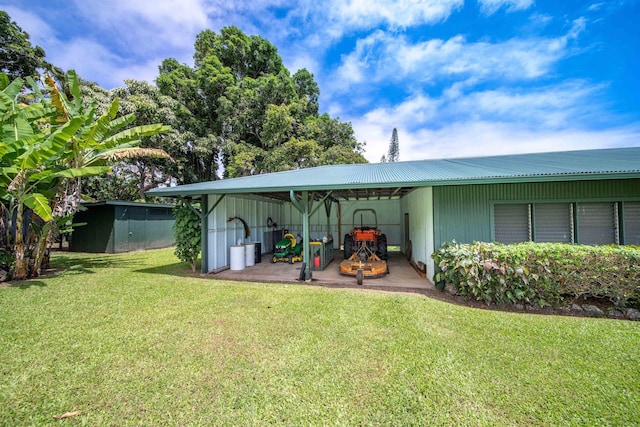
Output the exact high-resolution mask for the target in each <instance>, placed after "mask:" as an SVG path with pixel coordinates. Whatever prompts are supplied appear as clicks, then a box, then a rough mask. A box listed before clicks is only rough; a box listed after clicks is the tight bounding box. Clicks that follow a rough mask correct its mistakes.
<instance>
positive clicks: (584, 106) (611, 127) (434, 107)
mask: <svg viewBox="0 0 640 427" xmlns="http://www.w3.org/2000/svg"><path fill="white" fill-rule="evenodd" d="M472 85H473V82H461V83H456V84H454V85H452V86H451V87H449V88H447V89H446V90H444V91H443V92H442V95H441V96H439V97H437V98H434V97H430V96H428V95H425V94H423V93H419V92H418V93H414V94H413V95H411V96H410V97H408V98H407V99H405V100H404V101H403V102H401V103H400V104H398V105H395V106H387V107H378V108H375V109H373V110H371V111H369V112H368V113H366V114H364V115H362V116H360V117H355V118H350V120H351V122H352V124H353V127H354V131H355V133H356V137H357V138H358V139H359V140H361V141H366V142H367V146H366V150H367V151H366V154H365V156H366V157H367V159H368V160H369V161H371V162H378V161H379V160H380V157H381V156H382V155H383V154H386V152H387V150H388V144H389V138H390V136H391V131H392V130H393V128H394V127H395V128H397V129H398V136H399V140H400V159H401V160H412V159H422V158H436V157H459V156H461V155H464V156H476V155H489V154H508V153H523V152H534V151H559V150H568V149H578V148H597V147H611V146H625V145H626V146H629V145H637V144H638V143H639V141H640V125H635V126H631V127H627V128H619V127H616V120H615V118H614V117H612V116H611V115H609V114H607V113H606V111H604V108H603V106H602V103H600V102H598V101H599V96H600V94H601V92H602V91H603V89H604V88H605V87H604V86H603V85H592V84H589V83H588V82H585V81H579V80H572V81H566V82H563V83H560V84H557V85H549V86H544V87H540V88H533V89H526V90H525V89H518V88H516V89H513V88H498V89H493V90H484V91H475V92H470V93H465V92H466V91H468V90H469V89H470V87H472ZM347 119H349V118H347ZM599 125H602V127H603V128H605V127H606V129H605V130H591V129H593V128H598V126H599Z"/></svg>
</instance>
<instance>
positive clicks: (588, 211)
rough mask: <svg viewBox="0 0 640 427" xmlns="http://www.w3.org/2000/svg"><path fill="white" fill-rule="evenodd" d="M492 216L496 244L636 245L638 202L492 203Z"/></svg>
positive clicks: (639, 215)
mask: <svg viewBox="0 0 640 427" xmlns="http://www.w3.org/2000/svg"><path fill="white" fill-rule="evenodd" d="M621 209H622V210H621ZM493 213H494V230H493V231H494V238H495V241H496V242H500V243H518V242H526V241H535V242H559V243H580V244H584V245H607V244H625V245H640V202H589V203H518V204H495V205H494V207H493ZM622 227H624V229H622Z"/></svg>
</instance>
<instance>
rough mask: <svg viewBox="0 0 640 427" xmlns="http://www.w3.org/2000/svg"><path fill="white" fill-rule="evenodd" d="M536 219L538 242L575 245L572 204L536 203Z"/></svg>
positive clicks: (536, 237)
mask: <svg viewBox="0 0 640 427" xmlns="http://www.w3.org/2000/svg"><path fill="white" fill-rule="evenodd" d="M534 218H535V228H534V230H535V241H536V242H559V243H573V205H572V204H571V203H536V204H535V205H534Z"/></svg>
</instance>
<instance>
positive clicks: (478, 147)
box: [354, 120, 640, 163]
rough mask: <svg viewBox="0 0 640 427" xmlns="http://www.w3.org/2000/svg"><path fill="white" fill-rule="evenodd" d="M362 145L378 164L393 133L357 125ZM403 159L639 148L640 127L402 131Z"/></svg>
mask: <svg viewBox="0 0 640 427" xmlns="http://www.w3.org/2000/svg"><path fill="white" fill-rule="evenodd" d="M354 129H355V132H356V136H357V138H358V139H359V140H366V141H367V145H366V149H367V151H366V153H365V157H366V158H367V159H368V160H369V161H370V162H372V163H377V162H379V161H380V158H381V157H382V155H383V154H387V151H388V148H389V140H390V138H391V131H392V130H393V128H383V127H382V126H378V125H376V124H373V125H372V124H371V123H369V122H360V121H358V122H355V123H354ZM397 129H398V140H399V144H400V160H401V161H406V160H422V159H441V158H456V157H475V156H491V155H499V154H517V153H534V152H553V151H566V150H581V149H592V148H609V147H631V146H637V145H638V141H639V140H640V126H631V127H620V128H611V129H604V130H586V129H571V128H568V129H563V130H549V129H528V128H523V127H521V126H520V125H519V124H518V123H500V122H485V121H482V120H469V121H462V122H455V123H450V124H449V125H448V126H445V127H442V128H439V129H429V128H423V129H419V130H410V129H406V128H403V127H401V126H400V127H397Z"/></svg>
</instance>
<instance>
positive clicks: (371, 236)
mask: <svg viewBox="0 0 640 427" xmlns="http://www.w3.org/2000/svg"><path fill="white" fill-rule="evenodd" d="M362 212H371V213H372V214H373V217H374V220H375V226H365V225H363V222H362ZM357 213H360V227H355V226H354V228H353V230H351V231H350V232H349V233H347V234H346V235H345V236H344V258H345V259H344V261H342V262H341V263H340V273H341V274H345V275H348V276H356V281H357V283H358V285H362V281H363V280H364V278H370V279H374V278H377V277H382V276H384V275H385V274H387V273H388V272H389V268H388V266H387V236H386V235H385V234H383V233H382V232H381V231H380V230H378V215H377V214H376V211H375V210H373V209H356V210H355V211H354V212H353V224H354V225H355V223H356V214H357Z"/></svg>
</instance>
